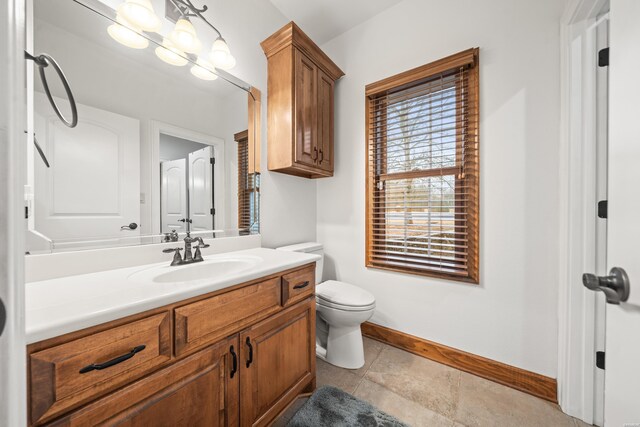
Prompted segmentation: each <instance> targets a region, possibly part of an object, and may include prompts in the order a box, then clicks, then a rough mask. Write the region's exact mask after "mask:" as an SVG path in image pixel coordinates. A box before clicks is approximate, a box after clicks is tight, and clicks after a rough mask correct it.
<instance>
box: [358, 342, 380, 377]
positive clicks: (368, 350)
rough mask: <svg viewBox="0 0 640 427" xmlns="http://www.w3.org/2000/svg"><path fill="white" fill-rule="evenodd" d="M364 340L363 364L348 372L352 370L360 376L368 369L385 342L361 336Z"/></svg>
mask: <svg viewBox="0 0 640 427" xmlns="http://www.w3.org/2000/svg"><path fill="white" fill-rule="evenodd" d="M363 341H364V366H363V367H362V368H360V369H353V370H350V372H353V373H354V374H356V375H359V376H360V377H363V376H364V374H365V373H366V372H367V370H369V368H370V367H371V364H372V363H373V362H374V361H375V360H376V359H377V358H378V356H379V355H380V352H381V351H382V348H383V347H385V344H382V343H381V342H380V341H376V340H372V339H371V338H367V337H363Z"/></svg>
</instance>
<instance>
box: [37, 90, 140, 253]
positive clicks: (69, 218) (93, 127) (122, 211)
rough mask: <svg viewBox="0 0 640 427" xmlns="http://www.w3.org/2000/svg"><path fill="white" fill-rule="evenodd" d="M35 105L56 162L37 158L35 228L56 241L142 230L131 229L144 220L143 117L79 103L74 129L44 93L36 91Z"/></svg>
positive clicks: (42, 139)
mask: <svg viewBox="0 0 640 427" xmlns="http://www.w3.org/2000/svg"><path fill="white" fill-rule="evenodd" d="M56 102H59V103H60V105H64V102H65V101H63V100H59V99H57V100H56ZM34 107H35V133H36V136H37V138H38V142H39V143H40V145H41V146H42V149H43V150H44V152H45V153H46V156H47V157H48V159H49V162H50V164H51V167H50V168H47V167H46V166H45V165H44V163H43V162H42V161H41V160H40V158H39V157H37V158H34V159H33V161H34V215H35V229H36V231H38V232H40V233H42V234H44V235H45V236H47V237H48V238H50V239H52V240H54V241H64V240H69V239H82V240H89V239H95V238H113V237H130V236H134V235H138V234H140V227H137V228H135V229H134V230H131V229H128V228H126V226H128V225H129V224H131V223H135V224H136V225H140V122H139V121H138V120H135V119H132V118H130V117H125V116H121V115H119V114H114V113H111V112H109V111H104V110H100V109H97V108H93V107H89V106H86V105H82V104H78V126H77V127H75V128H73V129H71V128H68V127H66V126H65V125H64V124H62V123H61V122H60V120H59V119H58V117H57V116H56V115H55V113H54V112H53V110H52V108H51V106H50V105H49V101H48V100H47V98H46V97H45V95H44V94H42V93H35V99H34ZM36 156H37V154H36ZM123 226H125V228H122V227H123Z"/></svg>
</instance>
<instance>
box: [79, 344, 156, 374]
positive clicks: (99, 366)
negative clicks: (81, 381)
mask: <svg viewBox="0 0 640 427" xmlns="http://www.w3.org/2000/svg"><path fill="white" fill-rule="evenodd" d="M145 348H147V346H146V345H139V346H137V347H134V348H133V350H131V351H130V352H129V353H127V354H123V355H122V356H118V357H116V358H115V359H111V360H109V361H108V362H104V363H94V364H91V365H88V366H85V367H84V368H82V369H80V373H81V374H86V373H87V372H91V371H100V370H102V369H106V368H109V367H111V366H113V365H117V364H118V363H122V362H124V361H125V360H129V359H131V358H132V357H133V356H135V355H136V353H139V352H141V351H142V350H144V349H145Z"/></svg>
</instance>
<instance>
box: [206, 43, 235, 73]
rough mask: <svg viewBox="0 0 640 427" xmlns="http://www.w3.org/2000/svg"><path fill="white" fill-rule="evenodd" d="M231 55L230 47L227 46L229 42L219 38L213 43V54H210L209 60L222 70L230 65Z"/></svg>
mask: <svg viewBox="0 0 640 427" xmlns="http://www.w3.org/2000/svg"><path fill="white" fill-rule="evenodd" d="M230 55H231V53H230V52H229V46H227V42H225V41H224V39H223V38H222V37H218V38H217V39H216V41H214V42H213V46H211V53H210V54H209V58H210V59H211V62H213V65H214V66H216V67H218V68H222V67H224V66H225V65H227V64H228V63H229V58H228V57H229V56H230Z"/></svg>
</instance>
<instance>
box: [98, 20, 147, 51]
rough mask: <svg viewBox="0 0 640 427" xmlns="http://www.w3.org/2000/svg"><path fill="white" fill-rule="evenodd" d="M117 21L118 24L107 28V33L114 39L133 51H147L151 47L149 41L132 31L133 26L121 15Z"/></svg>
mask: <svg viewBox="0 0 640 427" xmlns="http://www.w3.org/2000/svg"><path fill="white" fill-rule="evenodd" d="M116 20H117V21H118V23H117V24H111V25H109V27H107V33H109V35H110V36H111V38H112V39H114V40H115V41H117V42H118V43H120V44H123V45H125V46H127V47H130V48H133V49H146V48H147V47H148V46H149V40H147V39H146V38H144V37H142V36H141V35H140V34H138V33H137V32H135V31H134V30H133V29H132V28H133V27H134V26H133V25H131V24H130V23H129V22H127V21H126V20H125V19H123V18H122V17H121V16H119V15H118V17H117V18H116Z"/></svg>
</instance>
